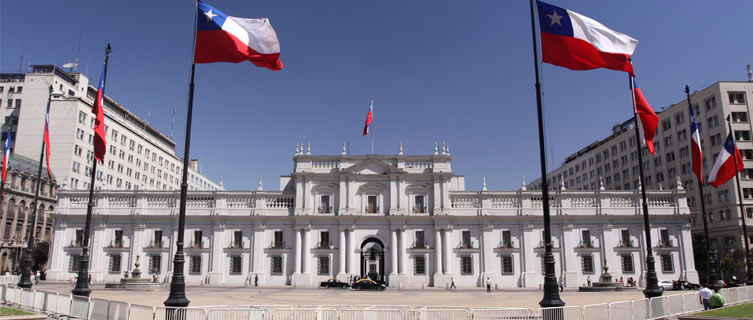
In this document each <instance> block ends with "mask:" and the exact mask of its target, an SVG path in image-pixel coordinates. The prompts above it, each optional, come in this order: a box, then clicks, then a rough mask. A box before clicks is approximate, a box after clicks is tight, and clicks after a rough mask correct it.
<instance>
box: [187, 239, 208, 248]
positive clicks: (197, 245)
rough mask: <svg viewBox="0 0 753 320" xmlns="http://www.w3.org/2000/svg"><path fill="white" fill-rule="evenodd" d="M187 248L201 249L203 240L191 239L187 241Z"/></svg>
mask: <svg viewBox="0 0 753 320" xmlns="http://www.w3.org/2000/svg"><path fill="white" fill-rule="evenodd" d="M186 248H187V249H203V248H204V241H202V240H198V241H191V242H189V243H188V246H187V247H186Z"/></svg>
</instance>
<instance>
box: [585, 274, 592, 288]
mask: <svg viewBox="0 0 753 320" xmlns="http://www.w3.org/2000/svg"><path fill="white" fill-rule="evenodd" d="M586 281H588V286H589V287H590V286H591V276H588V278H587V279H586Z"/></svg>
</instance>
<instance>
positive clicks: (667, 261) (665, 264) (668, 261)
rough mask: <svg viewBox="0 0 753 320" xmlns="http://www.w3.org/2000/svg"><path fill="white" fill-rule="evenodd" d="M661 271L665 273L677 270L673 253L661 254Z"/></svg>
mask: <svg viewBox="0 0 753 320" xmlns="http://www.w3.org/2000/svg"><path fill="white" fill-rule="evenodd" d="M661 271H662V272H664V273H672V272H674V271H675V266H674V264H673V263H672V255H671V254H663V255H661Z"/></svg>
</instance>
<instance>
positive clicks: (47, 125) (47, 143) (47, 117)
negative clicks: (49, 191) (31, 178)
mask: <svg viewBox="0 0 753 320" xmlns="http://www.w3.org/2000/svg"><path fill="white" fill-rule="evenodd" d="M42 139H43V140H44V145H45V157H44V158H45V160H47V177H49V178H50V181H52V172H51V171H50V104H49V103H48V104H47V112H46V113H45V114H44V136H43V137H42Z"/></svg>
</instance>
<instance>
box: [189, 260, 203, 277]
mask: <svg viewBox="0 0 753 320" xmlns="http://www.w3.org/2000/svg"><path fill="white" fill-rule="evenodd" d="M189 273H193V274H196V273H201V256H191V266H190V268H189Z"/></svg>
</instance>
